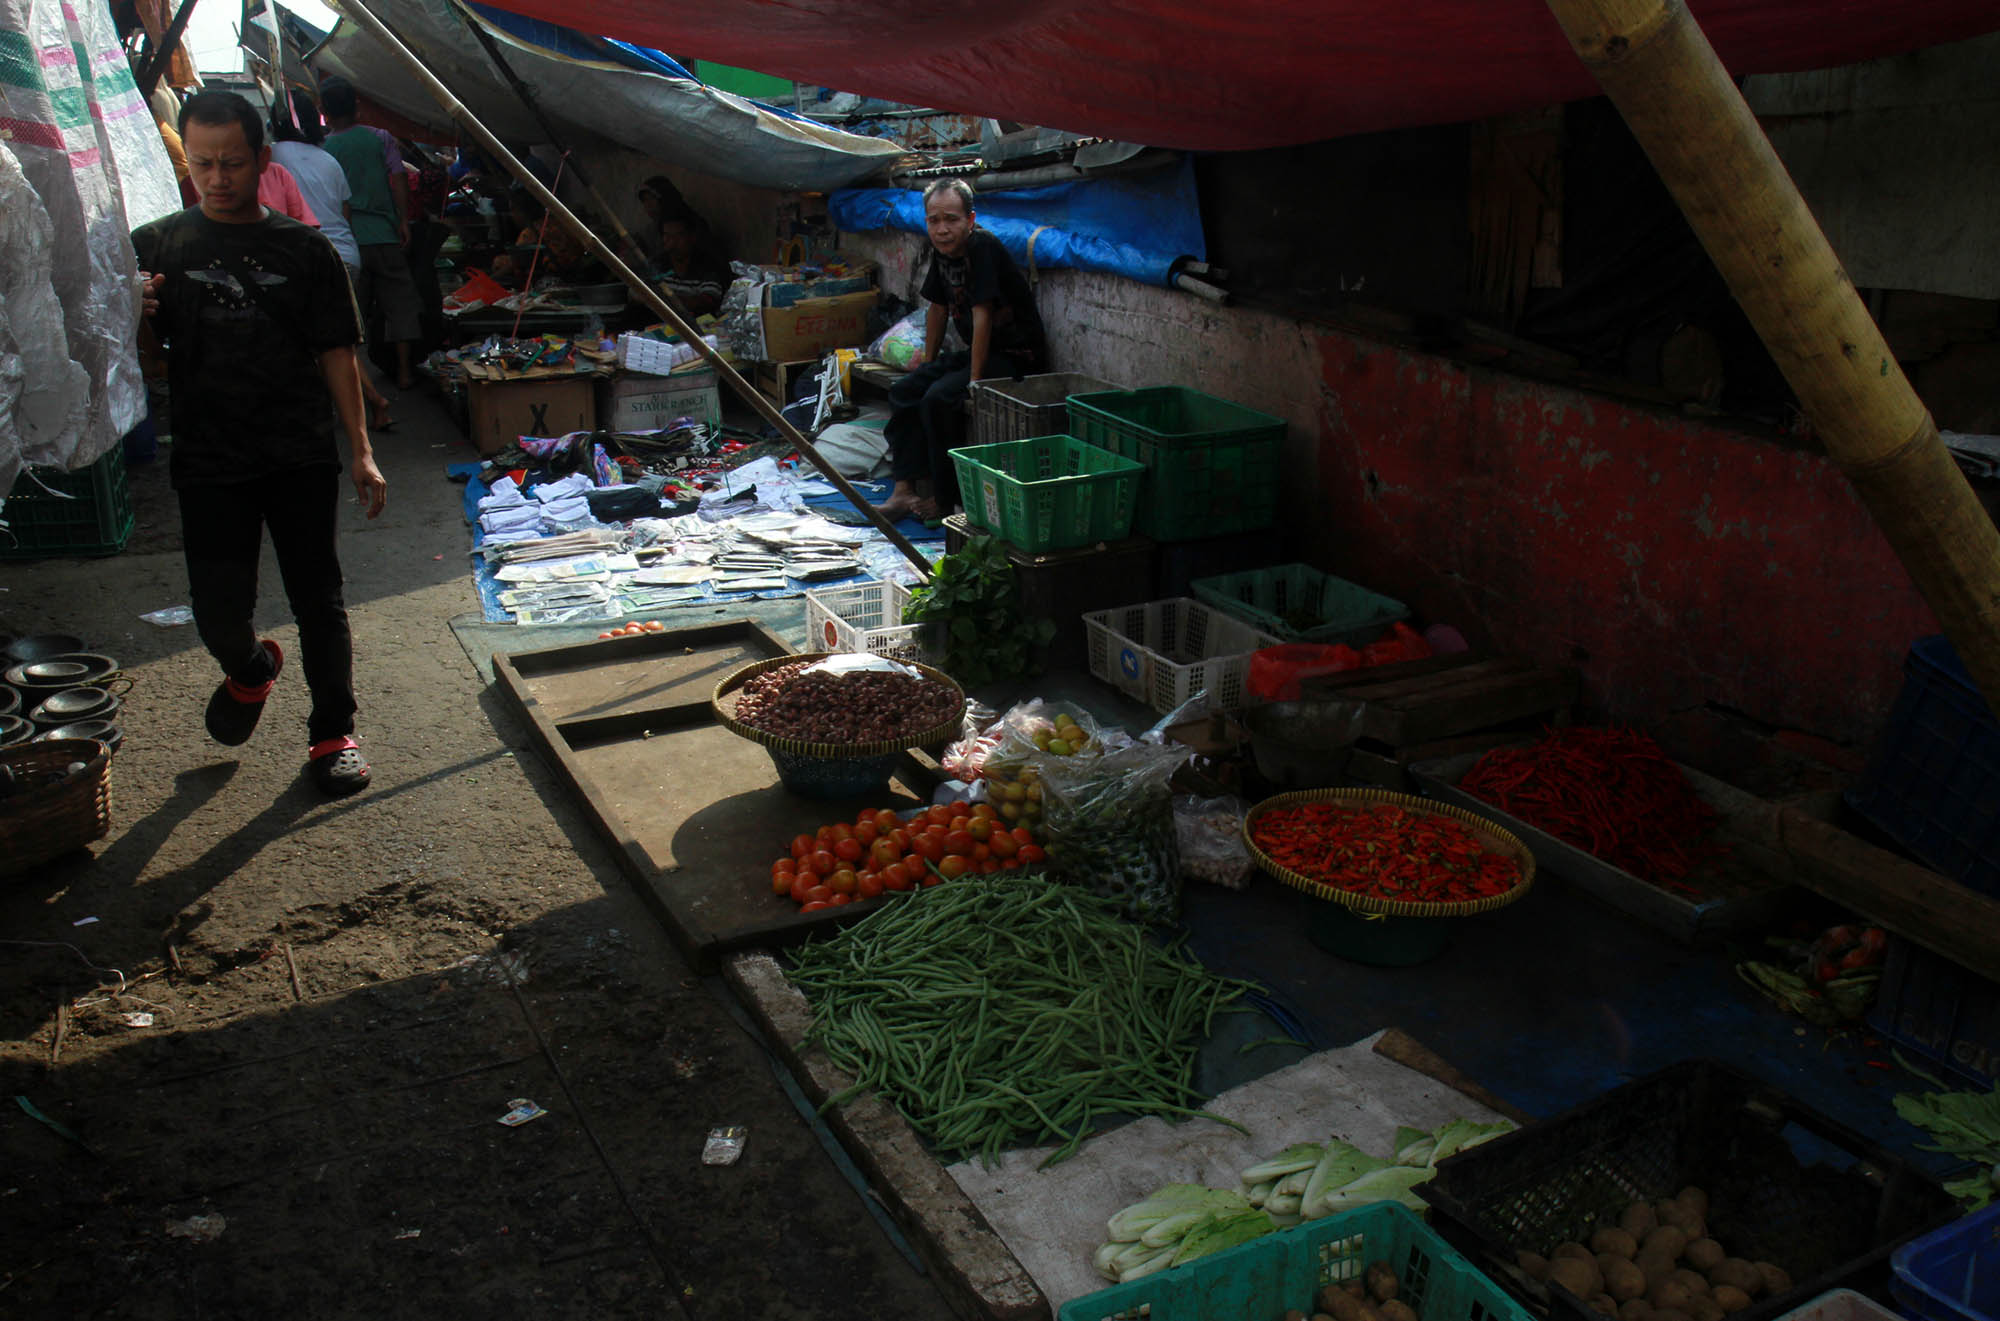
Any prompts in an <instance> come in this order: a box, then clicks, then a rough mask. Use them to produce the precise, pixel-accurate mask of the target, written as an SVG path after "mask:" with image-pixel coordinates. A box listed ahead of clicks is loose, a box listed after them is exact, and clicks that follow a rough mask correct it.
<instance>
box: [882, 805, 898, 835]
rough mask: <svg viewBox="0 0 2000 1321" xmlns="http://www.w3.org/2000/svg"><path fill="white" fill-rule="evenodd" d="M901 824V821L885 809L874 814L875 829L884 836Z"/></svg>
mask: <svg viewBox="0 0 2000 1321" xmlns="http://www.w3.org/2000/svg"><path fill="white" fill-rule="evenodd" d="M902 824H903V819H902V818H901V817H899V816H897V815H896V814H895V813H894V812H891V811H890V810H889V809H888V808H886V807H885V808H882V809H881V810H880V811H878V812H876V813H875V829H876V830H877V831H879V832H881V833H882V834H884V835H886V834H888V833H889V832H890V831H892V830H895V829H896V828H897V827H899V826H901V825H902Z"/></svg>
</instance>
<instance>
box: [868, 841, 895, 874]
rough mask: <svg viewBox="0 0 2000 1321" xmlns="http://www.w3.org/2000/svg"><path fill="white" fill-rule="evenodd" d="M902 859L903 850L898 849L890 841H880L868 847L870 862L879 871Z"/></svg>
mask: <svg viewBox="0 0 2000 1321" xmlns="http://www.w3.org/2000/svg"><path fill="white" fill-rule="evenodd" d="M902 857H903V853H902V850H900V849H898V848H897V847H896V845H895V844H894V843H893V842H892V841H890V840H886V839H878V840H876V841H875V842H874V843H873V844H870V845H869V846H868V861H869V862H870V864H872V865H873V866H874V868H875V869H876V870H877V871H880V870H881V869H882V868H884V867H886V866H888V865H889V864H890V863H892V862H899V861H901V860H902Z"/></svg>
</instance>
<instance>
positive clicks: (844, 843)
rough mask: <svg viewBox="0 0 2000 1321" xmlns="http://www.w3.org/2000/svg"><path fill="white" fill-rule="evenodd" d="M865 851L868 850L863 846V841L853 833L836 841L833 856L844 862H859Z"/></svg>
mask: <svg viewBox="0 0 2000 1321" xmlns="http://www.w3.org/2000/svg"><path fill="white" fill-rule="evenodd" d="M864 852H866V850H865V849H863V848H862V847H861V841H860V840H858V839H856V838H854V836H852V835H849V836H848V837H847V838H846V839H843V840H840V841H838V842H836V843H835V844H834V846H833V856H834V857H836V858H839V859H840V860H841V861H842V862H859V861H861V855H862V854H863V853H864Z"/></svg>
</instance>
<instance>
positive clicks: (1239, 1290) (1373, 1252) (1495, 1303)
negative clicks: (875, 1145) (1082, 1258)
mask: <svg viewBox="0 0 2000 1321" xmlns="http://www.w3.org/2000/svg"><path fill="white" fill-rule="evenodd" d="M1376 1261H1387V1262H1388V1263H1389V1265H1390V1267H1391V1268H1393V1269H1394V1270H1395V1272H1396V1279H1397V1281H1398V1282H1399V1284H1400V1286H1401V1287H1400V1290H1399V1292H1398V1294H1397V1297H1399V1298H1401V1299H1402V1300H1403V1301H1404V1302H1406V1303H1408V1304H1409V1305H1410V1307H1411V1309H1412V1310H1413V1311H1415V1312H1416V1314H1417V1321H1531V1318H1530V1317H1529V1314H1528V1312H1527V1310H1526V1309H1525V1308H1523V1307H1522V1306H1521V1305H1520V1304H1519V1303H1517V1302H1515V1301H1514V1300H1513V1299H1512V1298H1511V1297H1509V1296H1508V1295H1507V1294H1506V1293H1504V1292H1503V1291H1502V1290H1501V1289H1500V1288H1499V1286H1497V1285H1495V1284H1494V1283H1493V1282H1492V1281H1491V1280H1489V1279H1487V1278H1486V1277H1485V1276H1484V1275H1482V1274H1480V1273H1479V1272H1478V1271H1477V1270H1475V1269H1474V1268H1473V1266H1472V1264H1471V1263H1470V1262H1468V1261H1466V1260H1465V1258H1463V1257H1461V1256H1459V1255H1458V1253H1456V1252H1454V1251H1453V1250H1452V1249H1451V1248H1450V1247H1448V1246H1446V1244H1445V1241H1444V1240H1443V1239H1441V1238H1439V1237H1438V1236H1437V1234H1436V1233H1434V1232H1433V1231H1432V1230H1431V1229H1430V1228H1429V1227H1428V1226H1426V1225H1425V1224H1424V1222H1423V1221H1421V1220H1419V1219H1417V1218H1416V1217H1415V1216H1414V1215H1412V1214H1410V1212H1408V1211H1407V1210H1405V1209H1404V1208H1403V1207H1402V1206H1400V1205H1399V1204H1397V1203H1395V1202H1377V1203H1375V1204H1374V1205H1373V1206H1364V1207H1362V1208H1360V1209H1359V1210H1356V1211H1349V1212H1346V1213H1345V1214H1343V1215H1337V1216H1327V1217H1326V1218H1324V1219H1321V1220H1308V1221H1306V1222H1305V1223H1304V1224H1302V1225H1294V1226H1293V1227H1292V1228H1290V1229H1286V1230H1281V1231H1279V1232H1278V1233H1276V1234H1266V1235H1265V1236H1264V1237H1263V1238H1258V1239H1252V1240H1251V1241H1250V1242H1248V1243H1245V1244H1243V1245H1242V1246H1241V1247H1235V1248H1230V1249H1229V1250H1227V1251H1225V1252H1218V1253H1215V1254H1214V1255H1213V1256H1208V1257H1202V1258H1200V1259H1198V1260H1196V1261H1191V1262H1189V1263H1188V1264H1187V1265H1185V1266H1175V1267H1170V1268H1169V1269H1167V1270H1163V1271H1157V1272H1155V1273H1154V1274H1152V1275H1147V1276H1144V1277H1142V1278H1140V1279H1137V1280H1133V1281H1132V1282H1131V1283H1129V1284H1114V1285H1112V1286H1111V1287H1110V1288H1108V1289H1100V1290H1099V1291H1098V1292H1096V1293H1093V1294H1085V1295H1084V1296H1083V1297H1081V1298H1074V1299H1071V1300H1070V1301H1069V1302H1067V1303H1064V1304H1063V1307H1062V1310H1061V1311H1060V1312H1058V1313H1057V1321H1139V1318H1141V1317H1144V1318H1147V1321H1278V1318H1279V1317H1281V1316H1283V1315H1284V1314H1285V1312H1286V1311H1287V1310H1289V1309H1291V1308H1294V1307H1296V1308H1298V1309H1299V1310H1300V1311H1302V1312H1305V1313H1307V1314H1308V1315H1310V1314H1311V1313H1313V1312H1315V1311H1317V1310H1319V1309H1318V1308H1316V1307H1315V1306H1314V1305H1313V1301H1312V1300H1313V1295H1314V1294H1316V1293H1318V1292H1319V1290H1320V1289H1321V1288H1323V1287H1324V1286H1326V1285H1329V1284H1338V1283H1340V1282H1342V1281H1344V1280H1351V1279H1354V1278H1356V1277H1357V1276H1359V1275H1360V1274H1361V1273H1362V1272H1363V1271H1365V1270H1366V1269H1367V1268H1368V1266H1369V1264H1370V1263H1371V1262H1376Z"/></svg>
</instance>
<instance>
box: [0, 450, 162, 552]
mask: <svg viewBox="0 0 2000 1321" xmlns="http://www.w3.org/2000/svg"><path fill="white" fill-rule="evenodd" d="M52 492H59V493H60V494H52ZM0 522H4V523H5V524H7V527H6V529H5V530H4V531H0V560H39V559H49V558H53V557H55V556H64V555H76V556H84V555H116V554H117V553H118V552H119V551H121V550H123V549H125V541H126V539H127V538H128V537H130V536H131V535H132V496H131V492H130V491H128V490H127V489H126V486H125V455H124V453H123V451H122V450H121V449H120V448H119V447H118V446H116V445H113V446H112V447H111V448H110V449H108V450H106V451H105V452H104V457H103V458H101V459H99V460H98V461H97V462H95V463H93V464H91V465H90V466H89V467H88V468H83V469H79V470H78V471H76V472H64V471H63V470H62V469H60V468H36V469H34V470H33V471H32V472H23V473H22V474H21V475H20V477H19V478H17V479H16V480H15V482H14V489H13V490H12V491H11V492H9V493H8V495H7V499H6V502H5V503H4V504H0Z"/></svg>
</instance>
